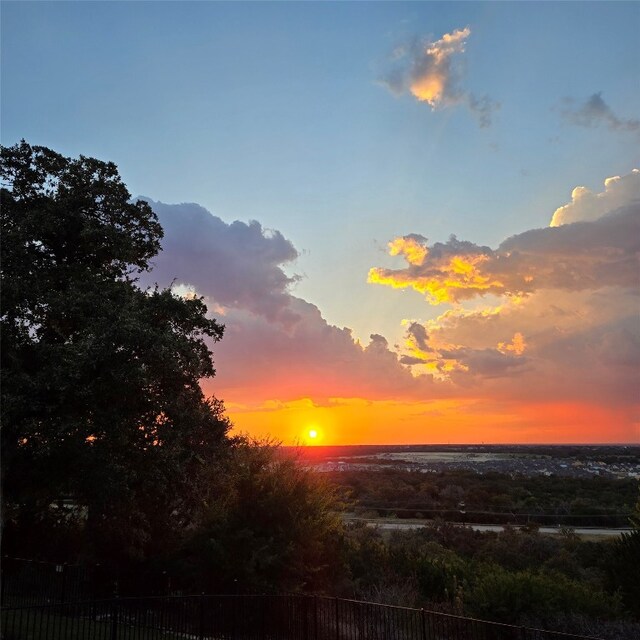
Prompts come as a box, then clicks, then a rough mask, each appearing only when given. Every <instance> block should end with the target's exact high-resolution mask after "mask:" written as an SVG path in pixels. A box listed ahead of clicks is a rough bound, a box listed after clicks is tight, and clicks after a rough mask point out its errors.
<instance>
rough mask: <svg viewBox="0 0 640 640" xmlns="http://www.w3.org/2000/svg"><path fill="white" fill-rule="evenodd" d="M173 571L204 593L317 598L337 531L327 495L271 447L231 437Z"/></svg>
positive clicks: (333, 560)
mask: <svg viewBox="0 0 640 640" xmlns="http://www.w3.org/2000/svg"><path fill="white" fill-rule="evenodd" d="M224 472H225V473H224V477H223V478H220V479H219V480H221V483H220V484H219V486H218V488H217V491H218V496H217V498H216V499H215V500H214V501H213V502H212V504H211V505H210V507H209V510H208V513H207V516H206V519H205V521H204V523H203V526H202V527H200V528H199V529H198V530H197V531H195V532H194V535H193V536H192V538H191V539H190V540H189V541H188V542H187V544H186V545H185V547H184V549H183V554H182V559H181V562H180V565H181V567H180V571H181V572H182V573H183V574H184V575H185V576H188V581H189V582H190V584H191V586H193V585H196V584H197V585H198V588H199V589H205V590H209V592H228V591H229V590H233V591H236V590H240V591H243V592H272V591H276V592H277V591H280V592H282V591H300V590H305V591H315V592H318V591H322V590H323V589H326V588H328V587H330V586H331V584H332V582H333V580H334V577H335V576H334V573H333V572H334V571H335V570H336V567H337V566H338V562H337V561H338V555H337V553H338V548H339V543H340V534H341V530H342V526H341V521H340V519H339V516H338V515H337V514H336V507H337V506H338V505H337V502H336V499H335V495H334V492H333V490H332V489H331V488H330V487H329V486H328V485H327V484H326V482H325V481H324V479H323V478H322V477H321V476H320V475H319V474H317V473H315V472H313V471H311V470H308V469H305V468H304V467H302V466H301V465H300V464H299V463H298V461H297V460H296V459H295V458H294V457H292V456H291V455H288V454H285V453H284V452H283V451H282V450H281V449H280V448H279V447H278V446H276V445H275V444H274V443H272V442H256V441H252V440H249V439H247V438H243V437H238V438H235V439H234V441H233V448H232V454H231V457H230V458H229V460H228V464H227V466H226V468H225V470H224Z"/></svg>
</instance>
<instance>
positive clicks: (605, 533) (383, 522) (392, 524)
mask: <svg viewBox="0 0 640 640" xmlns="http://www.w3.org/2000/svg"><path fill="white" fill-rule="evenodd" d="M344 521H345V522H364V523H366V525H367V526H368V527H376V528H378V529H384V530H406V531H408V530H412V529H422V528H423V527H426V526H428V525H429V524H430V522H431V521H429V520H399V519H390V518H355V517H351V516H347V517H345V518H344ZM450 524H454V525H456V526H467V527H471V528H472V529H474V530H475V531H504V525H501V524H475V523H473V522H469V523H464V525H463V524H462V523H460V522H452V523H450ZM511 526H512V527H513V528H514V529H520V528H521V527H520V526H518V525H511ZM571 529H572V530H573V531H574V533H576V534H577V535H579V536H597V537H609V538H613V537H616V536H619V535H620V534H622V533H628V532H630V531H631V529H630V528H628V527H622V528H615V529H607V528H603V527H571ZM538 531H539V532H540V533H544V534H550V535H558V534H560V533H561V532H562V528H561V527H539V528H538Z"/></svg>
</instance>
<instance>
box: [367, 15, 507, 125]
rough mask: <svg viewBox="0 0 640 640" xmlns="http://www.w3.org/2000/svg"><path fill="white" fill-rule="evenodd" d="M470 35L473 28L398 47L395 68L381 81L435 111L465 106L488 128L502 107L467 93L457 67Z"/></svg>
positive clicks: (488, 99)
mask: <svg viewBox="0 0 640 640" xmlns="http://www.w3.org/2000/svg"><path fill="white" fill-rule="evenodd" d="M470 35H471V29H470V28H469V27H465V28H464V29H456V30H455V31H452V32H451V33H445V34H444V35H443V36H442V38H440V39H439V40H435V41H433V42H432V41H422V42H417V41H414V42H412V43H411V44H410V45H407V46H402V47H398V48H396V49H395V50H394V52H393V54H392V59H393V61H394V62H395V66H394V67H393V68H392V69H390V70H389V71H388V72H387V73H386V74H384V75H383V77H382V78H381V80H380V82H381V83H382V84H383V85H384V86H386V87H387V88H388V89H389V90H390V91H391V92H392V93H394V94H395V95H403V94H406V93H410V94H411V95H413V96H414V97H415V98H416V99H417V100H418V101H419V102H426V103H427V104H428V105H429V106H430V107H431V109H433V110H435V109H441V108H445V107H450V106H454V105H458V104H464V105H466V106H467V107H468V108H469V110H470V111H471V112H472V113H473V114H474V115H475V116H476V117H477V118H478V121H479V123H480V126H481V127H488V126H489V125H490V124H491V117H492V115H493V112H494V111H495V110H496V109H498V108H499V106H500V105H499V104H498V103H497V102H494V101H493V100H491V99H490V98H489V96H482V97H477V96H475V95H473V94H472V93H470V92H467V91H465V90H464V89H463V88H462V86H461V82H462V72H461V69H460V67H459V65H457V64H456V60H457V58H459V56H460V55H461V54H462V53H464V50H465V44H466V40H467V38H468V37H469V36H470Z"/></svg>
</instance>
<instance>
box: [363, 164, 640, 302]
mask: <svg viewBox="0 0 640 640" xmlns="http://www.w3.org/2000/svg"><path fill="white" fill-rule="evenodd" d="M639 177H640V173H638V172H637V171H635V172H633V173H632V174H630V175H629V176H627V177H625V178H624V179H623V178H614V179H609V180H608V181H607V183H606V184H607V189H608V191H605V193H604V195H603V194H598V195H596V196H593V195H592V197H585V194H584V192H580V194H578V195H577V196H576V195H575V191H574V202H573V203H572V204H571V205H567V207H564V208H561V209H559V210H558V211H556V213H555V214H554V217H553V220H552V224H554V225H558V224H560V226H551V227H547V228H544V229H533V230H531V231H526V232H524V233H521V234H518V235H515V236H513V237H511V238H508V239H507V240H505V241H504V242H503V243H502V244H501V245H500V246H499V247H498V248H497V249H495V250H494V249H491V248H490V247H486V246H479V245H476V244H474V243H472V242H468V241H461V240H458V239H457V238H456V237H455V236H452V237H451V238H450V239H449V240H448V242H446V243H441V242H437V243H435V244H433V245H431V246H429V245H428V244H427V241H426V239H424V238H423V239H421V240H417V238H419V237H420V238H422V237H421V236H417V235H415V234H414V236H412V238H413V240H412V244H411V246H410V252H407V251H406V250H399V249H398V247H404V246H405V245H406V240H405V238H406V236H405V237H403V238H397V239H396V240H394V241H393V242H392V243H390V245H389V246H390V248H391V252H392V255H402V256H403V257H404V258H405V260H406V261H407V262H408V266H407V267H406V268H403V269H386V268H379V267H374V268H372V269H371V270H370V271H369V276H368V282H370V283H373V284H382V285H386V286H390V287H393V288H411V289H414V290H415V291H417V292H419V293H421V294H423V295H424V296H425V298H426V299H427V300H428V301H429V302H430V303H431V304H442V303H457V302H461V301H462V300H468V299H470V298H474V297H477V296H483V295H486V294H493V295H498V296H502V295H507V296H522V295H527V294H531V293H533V292H535V291H538V290H540V289H561V290H565V291H580V290H583V289H591V290H597V289H599V288H602V287H605V286H622V287H625V286H626V287H629V286H637V283H638V273H639V268H640V265H639V262H638V255H639V252H640V200H638V199H637V198H636V197H635V194H636V192H637V182H638V178H639ZM622 203H627V204H624V205H623V204H622ZM620 205H622V206H620ZM598 214H599V215H600V217H597V218H596V219H591V220H588V221H577V222H574V223H573V224H562V222H563V221H567V220H571V219H578V220H580V218H593V217H594V216H596V215H598ZM414 244H416V245H417V246H413V245H414Z"/></svg>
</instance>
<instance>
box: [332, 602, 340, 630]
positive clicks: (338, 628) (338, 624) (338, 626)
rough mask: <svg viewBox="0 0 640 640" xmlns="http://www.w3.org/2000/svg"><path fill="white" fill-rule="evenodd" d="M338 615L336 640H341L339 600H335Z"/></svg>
mask: <svg viewBox="0 0 640 640" xmlns="http://www.w3.org/2000/svg"><path fill="white" fill-rule="evenodd" d="M333 601H334V603H335V613H336V640H340V619H339V617H338V598H334V599H333Z"/></svg>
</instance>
